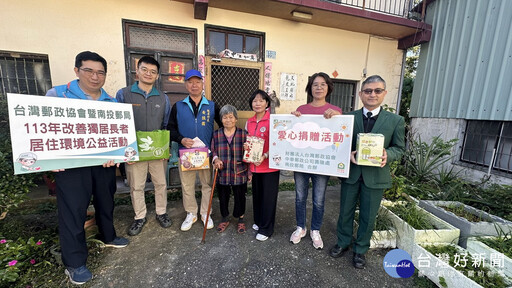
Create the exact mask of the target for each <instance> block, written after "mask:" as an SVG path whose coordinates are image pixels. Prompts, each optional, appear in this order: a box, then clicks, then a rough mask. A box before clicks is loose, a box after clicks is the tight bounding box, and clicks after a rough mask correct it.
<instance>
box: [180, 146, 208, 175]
mask: <svg viewBox="0 0 512 288" xmlns="http://www.w3.org/2000/svg"><path fill="white" fill-rule="evenodd" d="M180 166H181V171H192V170H202V169H210V157H209V156H208V148H206V147H203V148H190V149H180Z"/></svg>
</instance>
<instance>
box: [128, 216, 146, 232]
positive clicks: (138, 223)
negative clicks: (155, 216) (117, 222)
mask: <svg viewBox="0 0 512 288" xmlns="http://www.w3.org/2000/svg"><path fill="white" fill-rule="evenodd" d="M144 224H146V218H142V219H137V220H134V221H133V223H132V225H131V226H130V229H128V235H130V236H135V235H137V234H139V233H140V232H141V231H142V227H144Z"/></svg>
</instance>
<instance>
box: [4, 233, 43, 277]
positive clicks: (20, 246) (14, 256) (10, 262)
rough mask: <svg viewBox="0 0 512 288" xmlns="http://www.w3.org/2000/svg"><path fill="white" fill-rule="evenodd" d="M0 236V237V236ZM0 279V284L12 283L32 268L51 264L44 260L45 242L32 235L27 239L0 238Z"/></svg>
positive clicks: (35, 268) (40, 267) (41, 267)
mask: <svg viewBox="0 0 512 288" xmlns="http://www.w3.org/2000/svg"><path fill="white" fill-rule="evenodd" d="M0 238H1V237H0ZM0 248H1V249H0V281H1V285H2V287H3V286H6V285H7V283H14V282H16V281H17V280H18V278H20V277H22V276H23V275H25V274H27V273H30V271H32V270H37V269H44V268H45V267H46V266H50V265H52V264H51V263H50V262H48V261H47V260H45V256H46V255H47V254H48V253H47V252H48V250H47V249H45V243H44V242H42V241H36V240H35V239H34V237H31V238H30V239H28V240H24V239H22V238H19V239H17V240H15V241H13V240H9V239H5V238H1V239H0Z"/></svg>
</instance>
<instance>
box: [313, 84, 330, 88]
mask: <svg viewBox="0 0 512 288" xmlns="http://www.w3.org/2000/svg"><path fill="white" fill-rule="evenodd" d="M312 87H313V88H322V89H325V88H327V84H326V83H322V84H317V83H315V84H313V85H312Z"/></svg>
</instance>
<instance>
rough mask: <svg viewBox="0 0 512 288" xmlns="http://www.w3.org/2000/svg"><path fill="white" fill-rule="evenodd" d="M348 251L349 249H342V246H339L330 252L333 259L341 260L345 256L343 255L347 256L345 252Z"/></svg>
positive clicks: (335, 246)
mask: <svg viewBox="0 0 512 288" xmlns="http://www.w3.org/2000/svg"><path fill="white" fill-rule="evenodd" d="M347 251H348V247H345V248H341V247H340V246H338V244H336V245H334V247H332V248H331V249H330V250H329V255H331V257H333V258H339V257H341V256H343V254H345V252H347Z"/></svg>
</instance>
